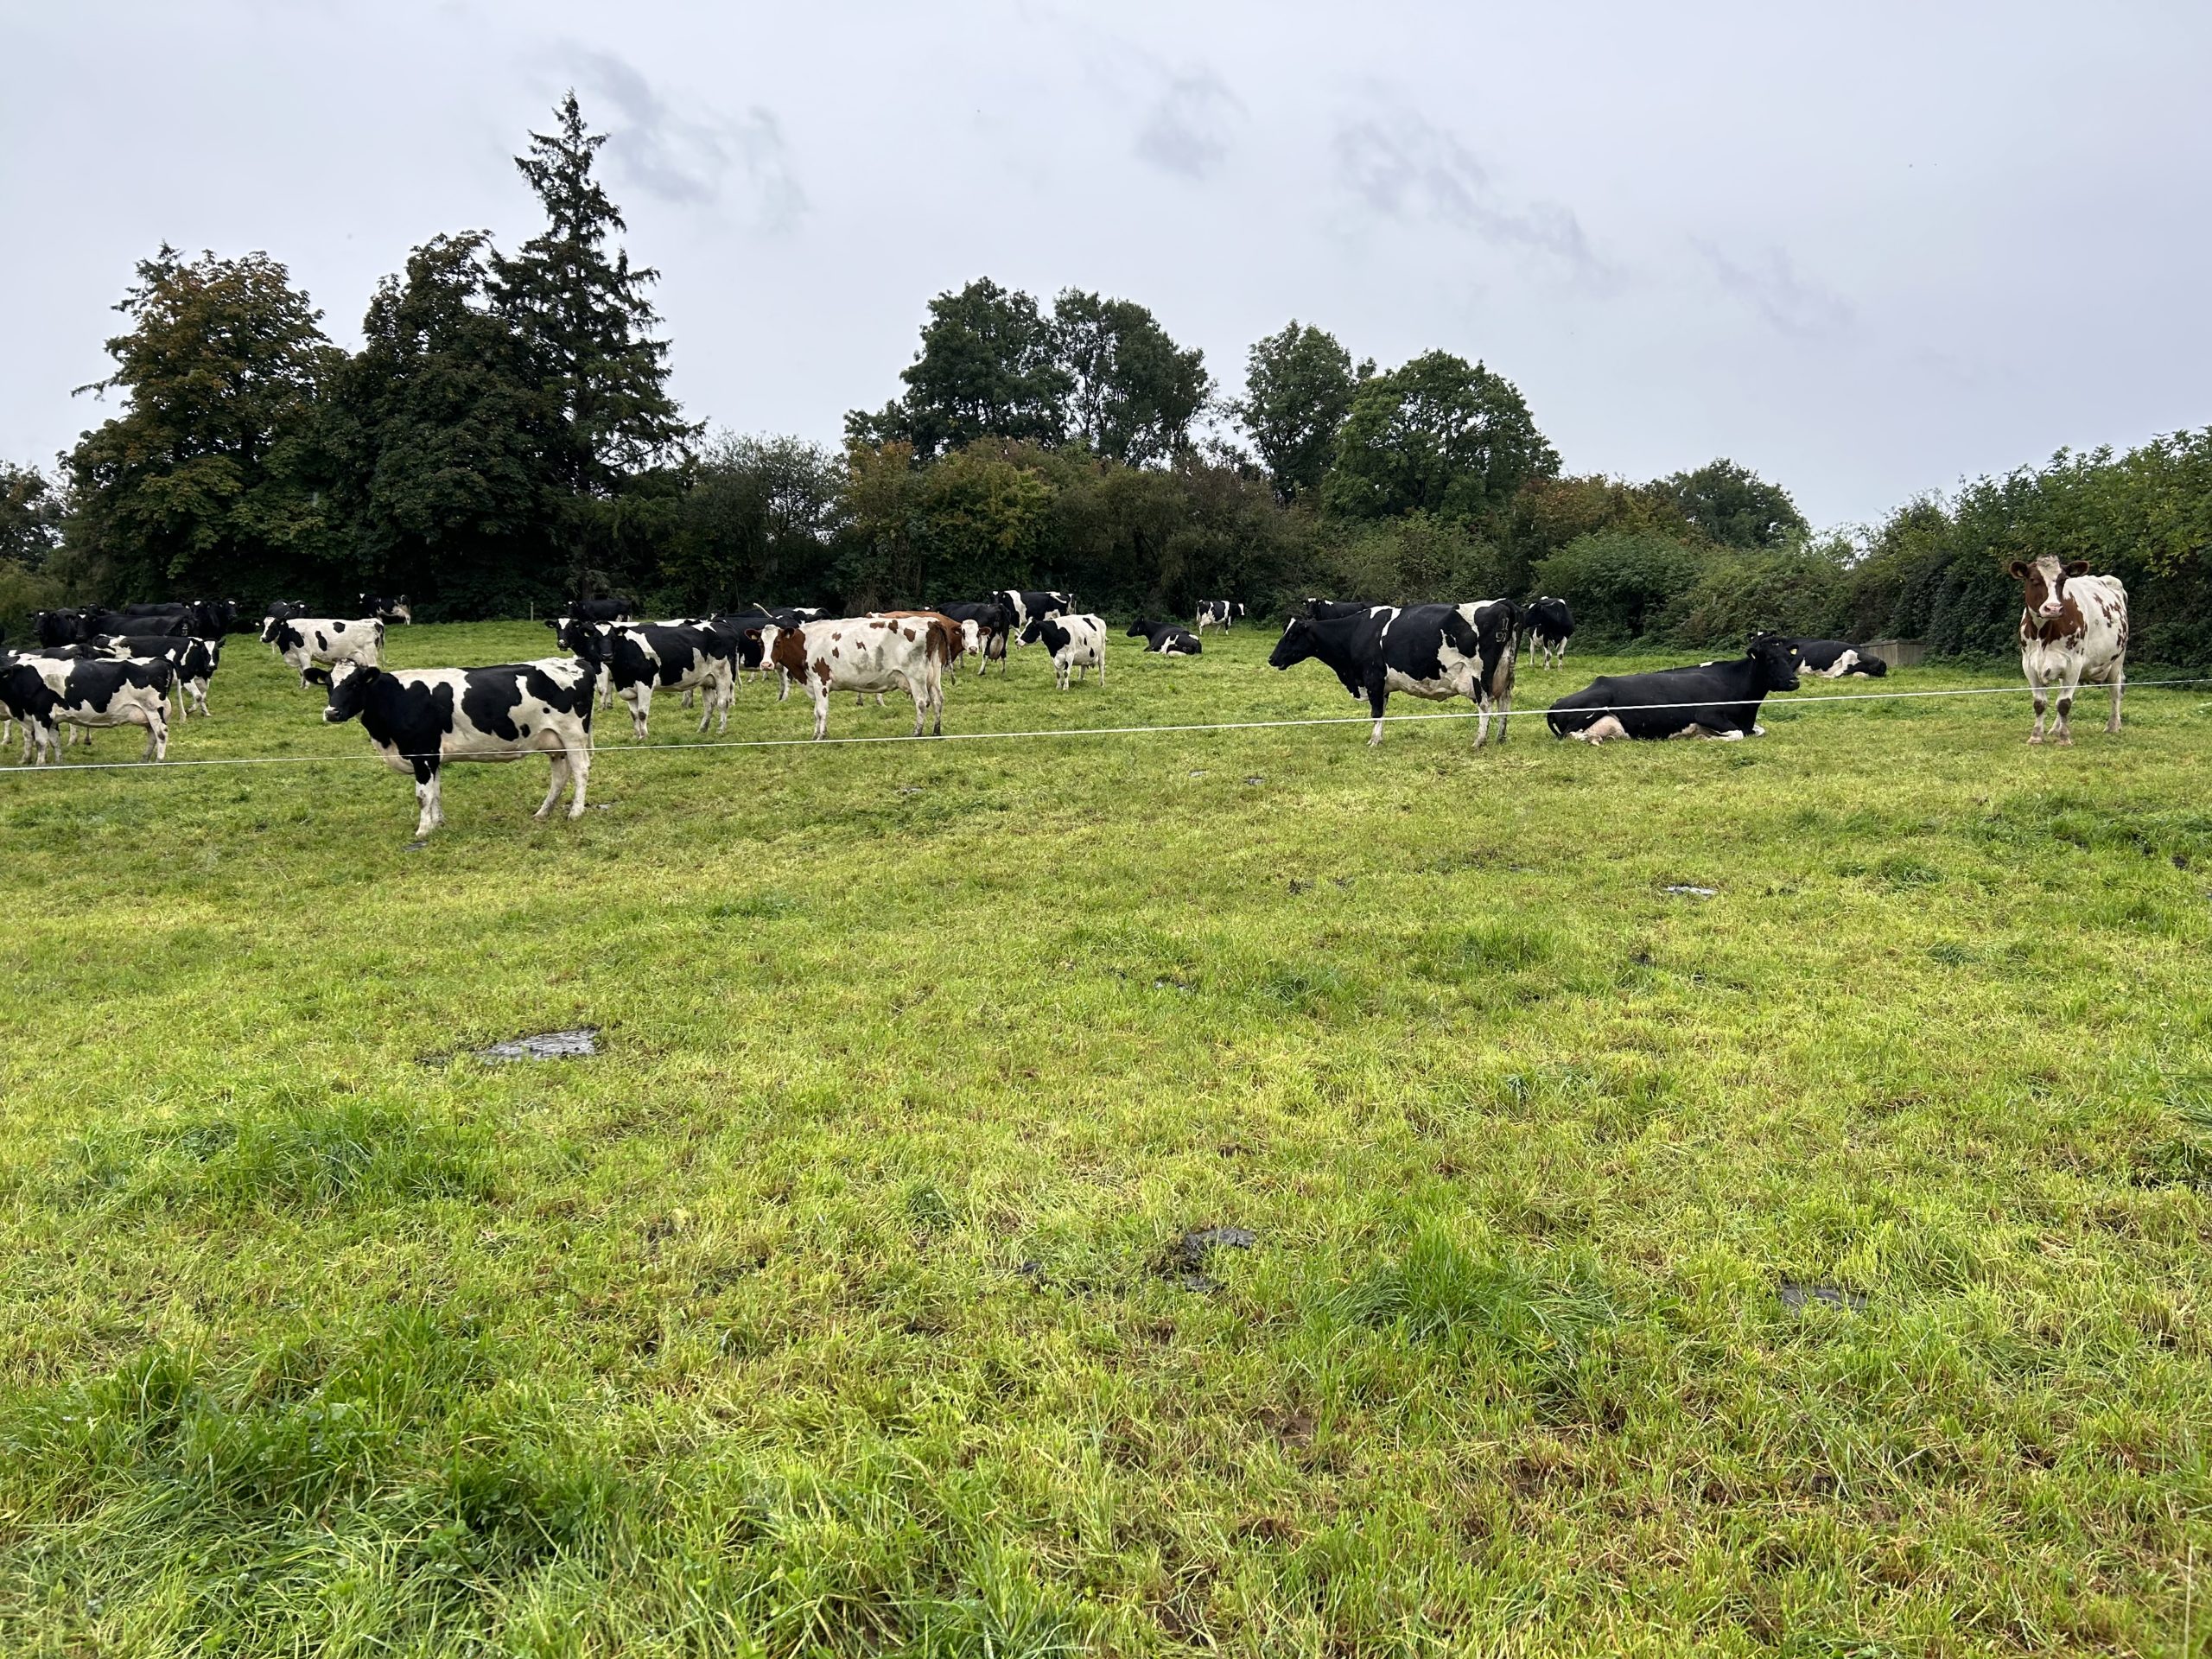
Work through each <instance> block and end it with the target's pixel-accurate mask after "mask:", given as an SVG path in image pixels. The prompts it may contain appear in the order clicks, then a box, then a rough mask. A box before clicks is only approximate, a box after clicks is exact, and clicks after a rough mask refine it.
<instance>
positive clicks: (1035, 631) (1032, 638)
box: [1014, 616, 1045, 645]
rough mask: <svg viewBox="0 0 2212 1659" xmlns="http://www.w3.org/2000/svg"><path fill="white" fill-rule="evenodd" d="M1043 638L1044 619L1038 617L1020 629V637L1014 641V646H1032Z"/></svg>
mask: <svg viewBox="0 0 2212 1659" xmlns="http://www.w3.org/2000/svg"><path fill="white" fill-rule="evenodd" d="M1044 637H1045V619H1044V618H1043V617H1041V616H1039V617H1036V618H1033V619H1032V620H1031V621H1030V624H1029V626H1027V627H1026V628H1024V629H1022V631H1021V633H1020V637H1019V638H1017V639H1015V640H1014V644H1016V645H1035V644H1036V643H1037V642H1038V641H1039V639H1043V638H1044Z"/></svg>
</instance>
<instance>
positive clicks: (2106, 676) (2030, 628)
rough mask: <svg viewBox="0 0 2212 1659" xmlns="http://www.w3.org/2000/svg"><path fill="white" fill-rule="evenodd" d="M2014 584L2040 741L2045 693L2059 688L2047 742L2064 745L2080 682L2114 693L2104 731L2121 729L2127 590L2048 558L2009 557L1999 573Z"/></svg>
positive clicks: (2033, 735) (2075, 564)
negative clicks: (2006, 573) (2008, 574)
mask: <svg viewBox="0 0 2212 1659" xmlns="http://www.w3.org/2000/svg"><path fill="white" fill-rule="evenodd" d="M2005 568H2006V569H2008V570H2010V571H2011V572H2012V579H2013V580H2014V581H2015V582H2018V583H2019V584H2020V589H2021V598H2022V601H2023V603H2022V606H2021V609H2020V671H2021V672H2022V673H2024V674H2025V675H2026V676H2027V677H2028V689H2029V690H2030V691H2031V692H2033V693H2034V695H2035V700H2036V723H2035V729H2034V730H2033V731H2031V732H2030V733H2029V734H2028V741H2029V742H2031V743H2040V742H2042V741H2043V717H2044V701H2045V696H2046V692H2045V688H2047V687H2049V686H2050V685H2053V684H2056V686H2057V687H2058V718H2057V720H2056V721H2055V722H2053V724H2052V726H2051V731H2050V741H2052V742H2054V743H2056V744H2058V745H2060V746H2062V747H2065V746H2070V745H2071V744H2072V743H2073V741H2074V734H2073V733H2072V732H2071V731H2070V730H2069V728H2068V726H2067V717H2068V716H2069V715H2071V714H2072V713H2073V712H2074V694H2075V691H2077V690H2080V689H2081V685H2082V681H2084V680H2088V681H2089V682H2091V683H2094V684H2099V685H2109V686H2110V687H2112V718H2111V719H2109V720H2107V721H2106V722H2105V730H2106V731H2107V732H2117V731H2119V730H2120V693H2121V692H2122V691H2123V690H2126V685H2127V589H2126V588H2123V587H2122V586H2120V578H2119V577H2118V576H2093V575H2090V574H2089V565H2088V560H2086V559H2075V560H2073V561H2071V562H2070V563H2062V562H2061V561H2060V560H2059V559H2058V558H2057V557H2056V556H2055V555H2053V554H2050V553H2046V554H2044V555H2043V556H2041V557H2040V558H2035V559H2015V560H2013V561H2012V563H2011V564H2010V565H2008V566H2006V567H2005Z"/></svg>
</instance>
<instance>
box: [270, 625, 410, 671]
mask: <svg viewBox="0 0 2212 1659" xmlns="http://www.w3.org/2000/svg"><path fill="white" fill-rule="evenodd" d="M261 639H262V643H263V644H264V645H267V646H269V647H270V649H271V650H272V651H274V652H276V653H277V656H278V657H279V658H282V659H283V661H285V662H287V663H289V664H291V665H292V666H293V667H294V668H296V669H297V670H298V671H299V674H300V683H301V684H302V685H307V684H309V683H313V682H312V680H311V677H310V676H309V675H308V669H310V668H314V667H317V666H321V667H334V666H335V665H336V664H340V663H358V664H361V666H363V667H364V668H380V667H382V666H383V664H384V624H383V623H381V622H379V621H378V620H376V618H374V617H372V616H371V617H354V618H350V619H348V618H340V617H329V616H295V617H291V618H289V619H286V618H283V617H275V616H272V617H270V618H268V619H266V620H264V622H263V623H262V625H261Z"/></svg>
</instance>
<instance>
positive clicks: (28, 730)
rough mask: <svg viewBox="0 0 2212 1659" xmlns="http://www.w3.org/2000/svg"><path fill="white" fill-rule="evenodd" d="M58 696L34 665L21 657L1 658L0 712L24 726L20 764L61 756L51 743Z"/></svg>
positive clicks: (1, 737)
mask: <svg viewBox="0 0 2212 1659" xmlns="http://www.w3.org/2000/svg"><path fill="white" fill-rule="evenodd" d="M59 701H60V699H59V698H58V697H56V696H54V688H53V687H52V686H50V685H48V683H46V682H45V680H43V679H42V678H41V677H40V676H39V671H38V669H37V666H36V665H35V664H33V663H30V662H29V661H26V660H25V659H23V658H8V659H0V715H4V716H5V717H6V720H7V721H8V724H9V725H10V726H12V725H14V724H15V723H16V721H22V727H23V753H22V761H21V762H20V764H22V765H23V766H36V765H38V764H39V763H40V762H41V761H46V760H60V758H61V756H60V751H59V750H58V748H57V747H56V746H55V743H54V704H55V703H56V702H59ZM5 741H7V734H6V731H5V729H4V728H0V742H5Z"/></svg>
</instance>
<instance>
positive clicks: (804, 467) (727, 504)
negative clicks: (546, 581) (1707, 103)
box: [662, 433, 904, 611]
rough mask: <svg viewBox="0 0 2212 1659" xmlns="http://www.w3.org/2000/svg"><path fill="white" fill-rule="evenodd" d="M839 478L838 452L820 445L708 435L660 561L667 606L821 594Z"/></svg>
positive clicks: (841, 497) (698, 607) (795, 599)
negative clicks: (711, 437)
mask: <svg viewBox="0 0 2212 1659" xmlns="http://www.w3.org/2000/svg"><path fill="white" fill-rule="evenodd" d="M901 470H904V463H903V461H902V463H901ZM846 483H847V474H846V467H845V463H844V461H842V459H841V458H840V457H839V456H837V455H836V454H833V453H832V452H831V451H829V450H828V449H825V448H822V447H821V446H820V445H819V444H812V443H808V442H804V440H801V439H798V438H781V437H758V438H755V437H739V436H737V435H734V434H731V433H724V434H722V435H721V436H720V437H718V438H716V439H715V440H714V441H713V442H711V443H709V445H708V446H707V448H706V449H705V451H704V452H703V453H702V454H700V455H699V456H697V457H696V459H695V460H694V461H693V462H692V465H691V467H690V472H689V474H687V477H686V480H685V487H684V490H683V500H682V505H681V507H680V508H679V509H678V514H677V527H676V531H675V534H674V535H673V536H672V537H671V538H670V543H669V549H668V554H667V557H666V559H665V561H664V563H663V566H662V575H663V577H664V580H665V582H666V583H667V584H668V585H669V586H670V587H671V589H672V594H671V596H672V597H673V598H674V600H675V601H676V608H678V609H681V610H684V611H702V610H721V609H728V608H731V607H735V606H738V605H741V604H745V603H748V602H762V601H774V602H779V603H783V604H790V605H797V604H810V603H813V602H816V601H817V600H820V599H827V598H828V597H829V591H828V589H829V583H828V575H829V561H830V557H831V553H832V543H833V542H834V541H835V539H836V537H837V535H838V533H839V531H840V526H841V521H842V517H843V514H844V512H845V489H846Z"/></svg>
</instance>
